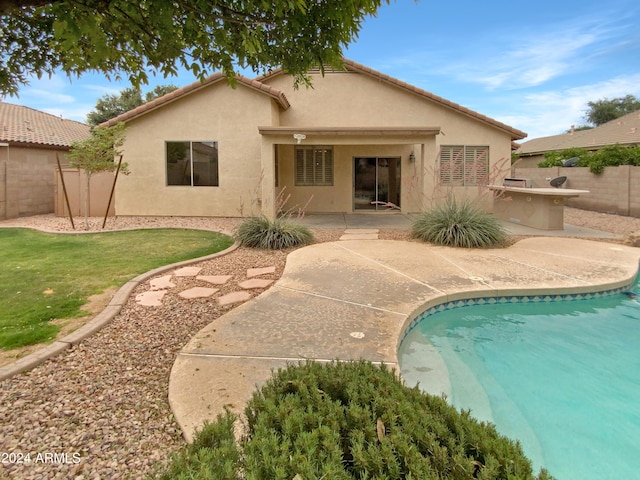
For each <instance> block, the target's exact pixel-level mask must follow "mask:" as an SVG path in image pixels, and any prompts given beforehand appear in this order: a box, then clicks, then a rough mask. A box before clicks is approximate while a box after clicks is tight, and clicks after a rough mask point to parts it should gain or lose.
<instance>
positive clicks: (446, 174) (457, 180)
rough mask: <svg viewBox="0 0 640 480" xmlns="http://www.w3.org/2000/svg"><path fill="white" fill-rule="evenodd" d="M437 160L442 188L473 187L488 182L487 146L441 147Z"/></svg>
mask: <svg viewBox="0 0 640 480" xmlns="http://www.w3.org/2000/svg"><path fill="white" fill-rule="evenodd" d="M438 159H439V166H440V184H441V185H443V186H447V187H475V186H479V185H487V184H488V182H489V146H488V145H442V146H440V154H439V156H438Z"/></svg>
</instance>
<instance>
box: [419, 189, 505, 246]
mask: <svg viewBox="0 0 640 480" xmlns="http://www.w3.org/2000/svg"><path fill="white" fill-rule="evenodd" d="M411 234H412V236H413V237H414V238H417V239H420V240H422V241H424V242H430V243H435V244H436V245H447V246H451V247H466V248H488V247H495V246H500V245H504V244H505V243H506V242H507V239H508V235H507V232H506V231H505V229H504V228H503V227H502V225H500V222H499V221H498V220H497V219H496V217H494V216H493V215H492V214H490V213H487V212H484V211H483V210H481V209H480V208H478V207H476V206H475V205H473V204H472V203H471V202H470V201H468V200H467V201H464V202H463V203H462V204H460V205H459V204H458V203H457V202H456V200H455V199H454V198H449V199H448V200H447V201H446V202H444V203H443V204H442V205H440V206H438V207H435V208H433V209H432V210H429V211H427V212H424V213H422V214H421V215H420V216H419V217H418V218H417V219H416V221H415V222H414V223H413V226H412V231H411Z"/></svg>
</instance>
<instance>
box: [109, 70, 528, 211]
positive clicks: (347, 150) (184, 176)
mask: <svg viewBox="0 0 640 480" xmlns="http://www.w3.org/2000/svg"><path fill="white" fill-rule="evenodd" d="M344 66H345V69H344V70H329V71H325V75H324V76H322V75H321V74H320V72H319V71H317V72H310V75H311V77H312V81H313V88H311V89H307V88H304V87H302V88H300V89H295V88H294V87H293V80H292V78H291V77H290V76H289V75H287V74H285V73H283V72H282V71H275V72H272V73H270V74H268V75H264V76H261V77H258V78H256V79H248V78H245V77H241V76H239V77H237V82H236V85H235V88H232V87H231V86H229V84H228V82H227V80H226V79H225V77H224V76H223V75H222V74H215V75H212V76H210V77H208V78H207V79H206V80H205V81H204V82H196V83H194V84H191V85H188V86H186V87H184V88H181V89H179V90H176V91H174V92H171V93H169V94H168V95H165V96H164V97H161V98H158V99H156V100H154V101H152V102H149V103H147V104H144V105H142V106H140V107H138V108H136V109H134V110H131V111H129V112H127V113H125V114H123V115H120V116H119V117H117V118H114V119H112V120H110V121H108V122H106V123H105V124H104V125H113V124H115V123H118V122H121V121H123V122H125V123H126V124H127V136H126V142H125V146H124V160H125V161H126V162H128V164H129V167H130V170H131V175H129V176H127V177H124V178H122V179H121V180H120V179H119V180H118V186H117V193H116V214H117V215H175V216H245V215H250V214H257V213H264V214H266V215H273V214H275V213H276V212H277V211H278V210H279V209H285V210H286V209H289V208H296V207H302V206H304V208H305V211H306V212H309V213H336V212H340V213H354V212H376V211H388V210H393V211H400V212H405V213H408V212H417V211H420V210H422V209H424V208H425V207H426V206H428V205H429V204H431V202H433V201H436V200H437V199H438V198H441V197H443V196H446V195H448V194H449V193H453V194H455V195H465V196H471V195H472V196H474V198H475V196H477V195H478V192H479V190H480V189H482V187H483V186H485V185H486V184H487V183H488V182H490V181H494V180H496V179H499V178H500V177H501V176H502V177H504V176H505V175H506V174H507V173H508V169H509V166H510V158H511V157H510V155H511V142H512V141H513V140H517V139H522V138H524V137H525V136H526V134H525V133H523V132H521V131H519V130H516V129H514V128H512V127H510V126H508V125H505V124H503V123H501V122H498V121H496V120H494V119H491V118H489V117H486V116H484V115H481V114H479V113H477V112H474V111H472V110H469V109H467V108H464V107H462V106H460V105H457V104H455V103H453V102H450V101H448V100H445V99H443V98H441V97H438V96H436V95H433V94H431V93H429V92H426V91H424V90H421V89H419V88H416V87H413V86H411V85H409V84H406V83H404V82H401V81H399V80H397V79H394V78H392V77H389V76H387V75H384V74H382V73H379V72H376V71H374V70H371V69H370V68H367V67H365V66H363V65H360V64H357V63H355V62H352V61H349V60H345V61H344ZM498 181H499V180H498ZM487 197H489V196H487ZM490 204H491V203H490V202H489V201H488V198H487V203H486V205H487V206H490Z"/></svg>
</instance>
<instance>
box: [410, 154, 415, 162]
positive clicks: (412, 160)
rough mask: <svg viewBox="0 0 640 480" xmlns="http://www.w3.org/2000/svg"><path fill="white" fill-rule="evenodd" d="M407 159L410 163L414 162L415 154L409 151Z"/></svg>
mask: <svg viewBox="0 0 640 480" xmlns="http://www.w3.org/2000/svg"><path fill="white" fill-rule="evenodd" d="M409 161H410V162H411V163H415V161H416V156H415V154H414V153H413V152H411V153H410V154H409Z"/></svg>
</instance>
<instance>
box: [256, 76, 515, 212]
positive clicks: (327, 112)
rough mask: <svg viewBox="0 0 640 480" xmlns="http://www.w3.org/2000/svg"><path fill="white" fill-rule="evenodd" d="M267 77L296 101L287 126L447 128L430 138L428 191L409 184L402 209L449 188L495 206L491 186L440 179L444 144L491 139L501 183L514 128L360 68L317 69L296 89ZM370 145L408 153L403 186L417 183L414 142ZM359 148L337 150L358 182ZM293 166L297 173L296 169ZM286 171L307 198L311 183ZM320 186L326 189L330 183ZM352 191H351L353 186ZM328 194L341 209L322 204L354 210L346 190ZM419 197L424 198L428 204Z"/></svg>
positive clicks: (298, 195) (295, 194)
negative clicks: (451, 184)
mask: <svg viewBox="0 0 640 480" xmlns="http://www.w3.org/2000/svg"><path fill="white" fill-rule="evenodd" d="M265 83H267V84H269V85H272V86H273V87H275V88H278V89H279V90H281V91H283V92H284V93H285V95H286V96H287V98H288V99H289V102H290V103H291V108H290V109H288V110H287V111H284V112H282V113H281V114H280V125H281V126H338V127H339V126H344V127H346V126H392V127H401V126H423V127H431V126H434V127H440V128H441V130H442V132H441V133H440V134H439V135H437V136H436V137H435V140H434V141H430V142H427V148H426V151H425V157H424V158H425V162H424V166H423V167H422V175H423V179H422V183H423V186H424V193H423V194H420V193H419V192H417V193H415V194H413V195H411V196H409V195H408V194H409V189H408V188H407V187H405V188H403V205H402V210H403V211H405V212H410V211H415V210H416V209H417V210H419V209H420V208H424V207H426V206H429V205H431V204H432V203H433V202H437V201H438V200H440V199H442V198H446V197H447V195H448V194H449V193H453V194H454V195H456V196H458V197H470V198H472V199H476V198H481V201H482V203H483V204H484V205H485V206H486V207H487V208H490V206H491V203H492V202H491V195H490V192H489V191H488V190H487V189H486V188H483V189H478V188H477V187H462V188H455V189H450V188H445V187H443V186H441V185H440V184H439V181H438V178H437V176H438V175H437V171H436V165H437V155H438V151H439V147H440V145H489V146H490V170H491V180H490V182H489V183H496V182H497V183H501V182H502V179H503V178H504V177H505V176H507V175H508V172H509V167H510V159H511V137H510V135H509V134H508V133H506V132H503V131H500V130H498V129H496V128H493V127H491V126H489V125H487V124H484V123H482V122H479V121H477V120H473V119H470V118H469V117H467V116H466V115H463V114H461V113H460V112H455V111H453V110H451V109H449V108H446V107H444V106H441V105H438V104H436V103H434V102H432V101H430V100H428V99H425V98H424V97H421V96H419V95H417V94H414V93H411V92H408V91H404V90H401V89H399V88H397V87H395V86H393V85H389V84H387V83H384V82H381V81H380V80H377V79H374V78H371V77H369V76H367V75H364V74H360V73H327V74H326V75H325V76H324V77H322V76H321V75H313V89H306V88H304V87H302V88H300V89H298V90H295V89H294V88H293V84H292V82H291V78H290V77H287V76H284V75H276V76H274V77H271V78H268V79H267V80H266V81H265ZM314 141H323V142H326V140H324V139H317V140H314V139H306V140H305V141H304V142H305V143H307V144H312V142H314ZM408 143H412V142H408ZM322 144H325V143H322ZM364 149H366V151H367V152H368V153H366V154H364V155H371V156H387V155H389V156H393V155H396V154H398V155H400V156H402V157H403V162H402V169H403V186H405V184H406V185H414V184H415V183H416V181H415V179H414V180H411V175H410V172H411V170H412V168H419V163H420V162H416V164H418V167H415V166H412V165H411V164H410V163H409V162H408V155H409V153H410V151H411V147H409V146H408V145H403V146H400V145H398V146H395V147H393V148H392V149H384V148H382V147H373V148H369V147H363V148H361V149H360V150H362V151H364ZM414 150H415V148H414ZM357 151H358V148H354V149H353V151H350V152H348V151H343V152H341V155H340V157H338V155H336V172H338V169H339V171H340V174H341V175H348V181H349V182H352V172H351V171H350V169H352V161H353V160H352V158H353V156H355V155H360V154H359V153H356V152H357ZM377 152H381V153H377ZM396 152H397V153H396ZM414 153H415V154H416V156H417V155H418V152H414ZM338 162H341V163H346V165H342V164H340V165H338ZM289 172H291V173H292V170H289ZM286 174H287V170H283V169H282V167H281V177H280V180H281V184H286V185H288V188H287V189H288V190H289V193H291V195H292V198H295V199H296V200H297V201H298V202H300V201H302V200H303V199H305V201H306V199H308V197H309V192H310V190H309V188H310V187H299V188H298V189H296V188H295V187H294V186H291V187H289V185H292V184H293V178H292V177H287V176H286ZM343 181H344V183H345V184H348V185H351V184H350V183H348V181H347V179H343ZM336 187H337V185H336ZM320 188H325V189H326V187H320ZM298 190H302V191H298ZM335 190H337V188H336V189H335ZM312 193H314V201H313V202H314V204H315V203H319V202H320V200H321V199H320V198H316V197H315V195H316V193H317V192H315V191H314V192H312ZM333 193H334V194H335V193H336V192H333ZM346 193H347V195H351V193H352V192H351V187H350V186H349V187H348V191H347V192H346ZM405 194H406V195H407V197H405ZM319 195H322V193H319ZM324 196H326V197H331V198H332V199H333V204H332V205H331V207H332V208H335V210H328V209H327V208H324V209H322V208H320V210H322V211H347V212H348V211H351V206H350V205H351V200H347V199H345V198H344V195H341V196H340V198H339V199H336V198H335V197H334V196H333V195H332V192H328V193H327V194H325V195H324ZM411 197H413V198H411ZM418 198H419V201H418ZM338 202H339V204H338ZM416 202H421V203H422V207H420V206H419V205H418V204H417V203H416ZM310 207H311V208H310V210H309V211H314V210H313V208H315V205H314V206H310ZM345 209H346V210H345Z"/></svg>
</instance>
